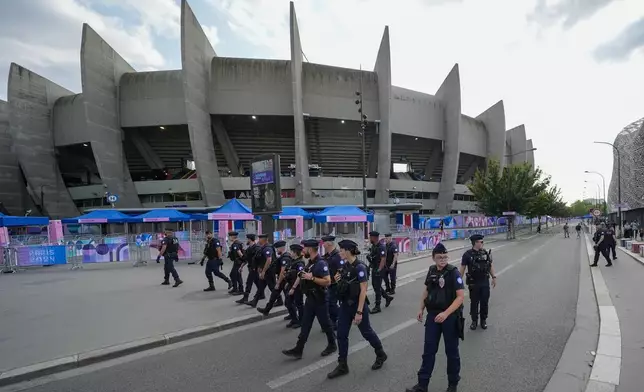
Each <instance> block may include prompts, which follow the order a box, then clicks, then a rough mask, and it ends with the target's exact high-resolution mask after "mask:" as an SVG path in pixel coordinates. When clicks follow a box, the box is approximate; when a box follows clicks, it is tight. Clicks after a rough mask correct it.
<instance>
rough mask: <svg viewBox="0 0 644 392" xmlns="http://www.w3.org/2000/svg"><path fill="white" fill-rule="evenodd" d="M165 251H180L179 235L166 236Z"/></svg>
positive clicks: (169, 252)
mask: <svg viewBox="0 0 644 392" xmlns="http://www.w3.org/2000/svg"><path fill="white" fill-rule="evenodd" d="M165 244H166V247H165V252H166V253H168V254H172V253H178V252H179V240H178V239H177V237H174V236H168V237H165Z"/></svg>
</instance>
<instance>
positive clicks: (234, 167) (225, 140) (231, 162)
mask: <svg viewBox="0 0 644 392" xmlns="http://www.w3.org/2000/svg"><path fill="white" fill-rule="evenodd" d="M210 121H212V129H213V131H215V136H216V137H217V143H219V144H220V145H221V151H222V152H223V153H224V157H225V158H226V164H227V165H228V170H230V174H231V175H232V176H233V177H241V176H242V175H241V172H240V171H239V157H238V156H237V151H235V146H233V142H231V141H230V137H229V136H228V132H227V131H226V128H225V127H224V123H223V121H221V118H219V117H211V118H210Z"/></svg>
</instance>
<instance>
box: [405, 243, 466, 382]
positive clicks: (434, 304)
mask: <svg viewBox="0 0 644 392" xmlns="http://www.w3.org/2000/svg"><path fill="white" fill-rule="evenodd" d="M432 259H433V260H434V263H435V265H432V266H431V267H429V272H428V273H427V277H426V278H425V290H424V291H423V295H422V297H421V301H420V310H419V311H418V316H417V318H418V321H419V322H422V321H423V317H424V313H425V309H427V318H426V319H425V344H424V346H423V357H422V363H421V365H420V370H418V383H417V384H416V385H414V386H413V387H411V388H408V389H407V392H427V388H428V386H429V380H430V378H431V376H432V372H433V370H434V364H435V362H436V352H438V346H439V343H440V339H441V336H442V337H443V341H444V343H445V354H446V355H447V380H448V385H449V386H448V387H447V392H457V388H458V383H459V381H460V379H461V377H460V371H461V358H460V355H459V352H458V343H459V342H458V340H459V338H460V339H464V331H463V326H464V323H465V319H464V318H463V300H464V297H465V290H464V287H463V279H462V278H461V274H460V273H459V272H458V270H457V269H456V267H454V266H453V265H451V264H449V256H448V255H447V249H446V248H445V246H444V245H443V244H442V243H439V244H438V245H436V247H435V248H434V249H433V250H432Z"/></svg>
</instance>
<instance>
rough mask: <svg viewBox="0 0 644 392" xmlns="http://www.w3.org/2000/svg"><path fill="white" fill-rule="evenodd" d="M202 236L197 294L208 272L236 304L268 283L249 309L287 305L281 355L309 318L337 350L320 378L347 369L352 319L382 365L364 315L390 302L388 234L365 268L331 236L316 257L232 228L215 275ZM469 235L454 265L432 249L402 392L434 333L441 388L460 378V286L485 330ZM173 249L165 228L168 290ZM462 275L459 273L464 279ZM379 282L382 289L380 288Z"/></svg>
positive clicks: (481, 259) (481, 253)
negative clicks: (416, 350) (442, 361)
mask: <svg viewBox="0 0 644 392" xmlns="http://www.w3.org/2000/svg"><path fill="white" fill-rule="evenodd" d="M206 234H207V242H206V246H205V249H204V253H203V255H204V256H203V258H202V260H201V264H202V265H203V264H204V261H206V267H205V273H206V277H207V280H208V287H207V288H206V289H204V291H214V290H215V285H214V278H213V275H214V276H217V277H219V278H221V279H222V280H224V281H225V282H226V283H227V284H228V289H229V291H228V293H229V294H231V295H235V296H242V298H240V299H239V300H237V301H236V302H237V303H239V304H246V305H249V306H252V307H257V304H258V302H259V301H260V300H262V299H265V291H266V288H268V289H269V291H270V297H269V299H268V301H267V303H266V305H265V306H264V307H258V308H257V311H258V312H260V313H262V314H264V315H268V314H269V312H270V311H271V309H272V308H273V307H275V306H281V305H285V307H286V308H287V310H288V316H286V317H285V320H288V321H289V322H288V324H287V327H288V328H294V329H296V328H300V333H299V335H298V339H297V343H296V345H295V346H294V347H293V348H291V349H288V350H284V351H282V353H283V354H284V355H286V356H289V357H293V358H296V359H300V358H302V355H303V352H304V346H305V345H306V341H307V340H308V337H309V334H310V332H311V328H312V326H313V322H314V320H315V318H316V317H317V319H318V322H319V324H320V326H321V327H322V331H323V332H324V333H325V334H326V337H327V346H326V348H325V349H324V350H323V351H322V353H321V355H322V356H328V355H331V354H333V353H334V352H336V351H339V353H338V364H337V366H336V368H335V369H334V370H333V371H331V372H330V373H329V374H328V375H327V376H328V378H331V379H332V378H336V377H339V376H342V375H345V374H347V373H349V367H348V364H347V356H348V349H349V331H350V329H351V325H352V324H356V326H357V327H358V329H359V330H360V333H361V334H362V336H363V337H364V338H365V339H366V340H367V341H368V342H369V344H370V345H371V346H372V347H373V349H374V351H375V355H376V359H375V362H374V363H373V365H372V367H371V368H372V369H373V370H377V369H380V368H381V367H382V366H383V365H384V363H385V361H386V360H387V354H386V353H385V351H384V349H383V346H382V342H381V341H380V339H379V338H378V335H377V334H376V332H375V331H374V330H373V328H372V327H371V324H370V321H369V314H370V313H371V314H376V313H380V312H381V311H382V310H381V308H380V305H381V300H382V298H384V299H385V307H388V306H389V305H390V304H391V302H392V301H393V299H394V297H393V294H395V290H396V269H397V263H398V250H397V247H396V245H395V243H394V242H393V241H392V238H391V235H390V234H386V235H385V241H384V243H383V242H381V241H380V233H378V232H375V231H372V232H370V233H369V237H370V243H371V247H370V250H369V254H368V255H367V257H366V259H367V261H368V265H367V264H365V263H363V262H362V261H360V260H358V257H357V256H358V255H359V254H360V251H359V246H358V244H356V243H355V242H354V241H351V240H343V241H340V242H338V244H337V246H336V244H335V237H334V236H331V235H328V236H324V237H322V242H323V244H322V247H323V249H324V254H323V255H320V254H319V246H320V242H319V241H318V240H316V239H309V240H304V241H302V242H301V243H300V244H292V245H290V246H289V251H287V250H286V242H284V241H277V242H275V243H274V244H272V245H271V244H270V243H269V242H268V236H267V235H265V234H260V235H255V234H247V235H246V244H245V246H244V245H243V244H242V242H241V241H240V240H239V239H238V236H239V233H237V232H234V231H232V232H229V233H228V237H229V239H230V244H229V252H228V258H229V259H230V260H231V261H232V267H231V270H230V274H229V276H226V275H224V274H223V273H221V272H220V271H221V269H222V268H223V250H222V245H221V242H220V241H219V240H218V239H217V238H216V237H214V236H213V233H212V232H207V233H206ZM470 240H471V242H472V249H470V250H468V251H466V252H465V253H464V254H463V257H462V259H461V267H460V269H457V268H456V267H454V266H453V265H451V264H449V256H448V255H447V249H446V248H445V246H444V245H443V244H442V243H439V244H438V245H436V247H435V248H434V249H433V250H432V259H433V260H434V265H432V266H431V267H430V268H429V272H428V273H427V276H426V279H425V289H424V292H423V295H422V299H421V303H420V310H419V313H418V321H420V322H422V321H423V317H424V314H425V311H426V312H427V317H426V319H425V343H424V350H423V355H422V363H421V367H420V370H419V371H418V383H417V384H416V385H414V386H413V387H411V388H408V389H407V392H426V391H427V388H428V385H429V379H430V377H431V374H432V371H433V368H434V363H435V357H436V352H437V351H438V346H439V342H440V338H441V336H442V337H443V340H444V342H445V352H446V355H447V374H448V381H449V386H448V389H447V392H456V390H457V385H458V382H459V380H460V375H459V374H460V356H459V350H458V345H459V338H460V339H463V338H464V323H465V319H464V318H463V300H464V285H467V286H468V288H469V290H470V299H471V307H470V316H471V319H472V324H471V325H470V329H472V330H475V329H476V328H477V327H478V326H479V325H480V327H481V328H482V329H486V328H487V316H488V302H489V298H490V278H492V286H493V287H494V286H496V276H495V272H494V267H493V265H492V257H491V252H489V251H486V250H485V249H483V236H482V235H473V236H472V237H470ZM601 243H602V242H600V244H601ZM177 252H178V241H177V240H176V238H175V237H174V235H173V233H172V231H166V238H165V239H164V240H163V243H162V247H161V250H160V255H161V256H163V258H164V261H165V264H164V273H165V275H164V281H163V284H164V285H166V284H169V277H170V275H172V276H173V278H174V280H175V284H174V286H173V287H177V286H179V285H180V284H181V283H183V282H182V281H181V279H180V278H179V275H178V274H177V272H176V270H175V268H174V261H176V259H177ZM244 267H246V268H247V270H248V274H247V277H246V283H245V286H244V282H243V279H242V272H243V269H244ZM369 276H371V283H372V286H373V289H374V294H375V304H374V307H373V308H372V309H369V307H368V304H369V300H368V298H367V285H368V279H369ZM462 276H465V277H466V281H465V282H463V279H462ZM383 280H384V282H385V286H386V288H383V287H382V283H383ZM253 286H255V287H256V292H255V295H254V297H253V298H252V299H250V300H249V298H250V293H251V291H252V288H253ZM282 295H284V298H285V300H284V301H282ZM479 320H480V324H479Z"/></svg>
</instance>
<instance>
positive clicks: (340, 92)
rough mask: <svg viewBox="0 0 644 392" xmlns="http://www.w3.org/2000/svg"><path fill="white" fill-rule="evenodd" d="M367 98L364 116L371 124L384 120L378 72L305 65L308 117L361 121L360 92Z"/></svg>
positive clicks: (364, 102)
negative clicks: (379, 93)
mask: <svg viewBox="0 0 644 392" xmlns="http://www.w3.org/2000/svg"><path fill="white" fill-rule="evenodd" d="M361 77H362V91H363V94H364V101H363V105H364V112H365V114H366V115H367V116H368V117H369V121H373V120H379V119H380V110H379V106H378V105H379V103H378V77H377V76H376V73H375V72H367V71H358V70H355V69H347V68H339V67H332V66H329V65H321V64H311V63H303V64H302V88H303V93H304V113H308V114H310V115H311V116H312V117H324V118H338V119H344V120H360V116H359V115H358V111H357V109H358V108H357V107H356V104H355V100H356V98H357V97H356V91H360V79H361Z"/></svg>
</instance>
